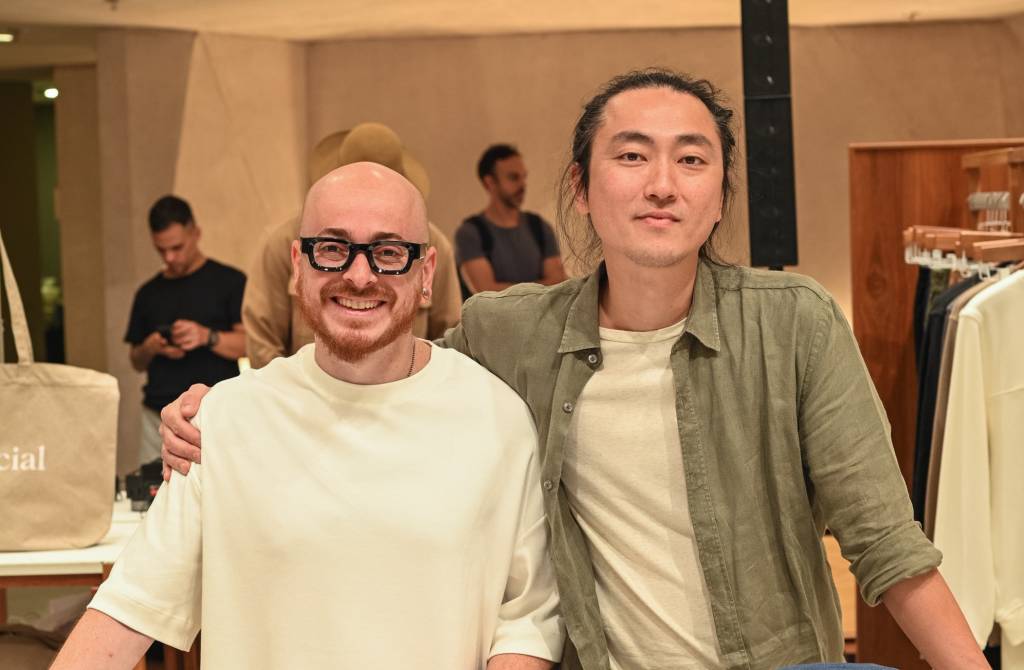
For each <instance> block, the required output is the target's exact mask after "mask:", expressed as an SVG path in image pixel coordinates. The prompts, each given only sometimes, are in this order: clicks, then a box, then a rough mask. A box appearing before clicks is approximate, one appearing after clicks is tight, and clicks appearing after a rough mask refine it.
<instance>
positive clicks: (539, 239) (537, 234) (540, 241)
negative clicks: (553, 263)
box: [526, 212, 544, 264]
mask: <svg viewBox="0 0 1024 670" xmlns="http://www.w3.org/2000/svg"><path fill="white" fill-rule="evenodd" d="M526 223H527V224H528V225H529V226H530V233H532V234H533V240H534V241H535V242H536V243H537V249H539V250H540V262H541V263H542V264H543V263H544V219H542V218H540V216H539V215H537V214H534V213H533V212H526Z"/></svg>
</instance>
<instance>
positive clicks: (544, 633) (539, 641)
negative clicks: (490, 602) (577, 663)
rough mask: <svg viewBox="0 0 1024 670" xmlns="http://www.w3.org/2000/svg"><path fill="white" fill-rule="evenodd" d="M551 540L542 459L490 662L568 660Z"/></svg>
mask: <svg viewBox="0 0 1024 670" xmlns="http://www.w3.org/2000/svg"><path fill="white" fill-rule="evenodd" d="M548 535H549V534H548V524H547V518H546V517H545V515H544V504H543V498H542V495H541V491H540V472H539V471H538V469H537V464H536V458H535V457H531V459H530V467H529V468H528V471H527V474H526V486H525V490H524V495H523V500H522V503H521V507H520V514H519V537H518V539H517V540H516V545H515V548H514V550H513V555H512V564H511V567H510V569H509V575H508V581H507V583H506V585H505V597H504V600H503V601H502V604H501V608H500V610H499V611H498V625H497V629H496V630H495V631H494V641H493V642H492V643H491V650H490V654H489V656H488V658H490V657H492V656H497V655H498V654H525V655H529V656H535V657H537V658H543V659H547V660H549V661H558V660H559V659H561V658H562V647H563V645H564V644H565V627H564V625H563V622H562V616H561V614H560V612H559V607H558V605H559V599H558V590H557V587H556V585H555V571H554V567H553V566H552V565H551V558H550V554H549V552H548V543H549V537H548Z"/></svg>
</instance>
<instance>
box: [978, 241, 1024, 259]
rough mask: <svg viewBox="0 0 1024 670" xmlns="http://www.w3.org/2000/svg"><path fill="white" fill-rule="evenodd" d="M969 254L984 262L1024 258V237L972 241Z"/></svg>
mask: <svg viewBox="0 0 1024 670" xmlns="http://www.w3.org/2000/svg"><path fill="white" fill-rule="evenodd" d="M967 256H968V257H970V258H972V259H974V260H976V261H981V262H983V263H1003V262H1006V261H1022V260H1024V238H1022V237H1021V236H1019V235H1018V237H1017V238H1015V239H1004V240H991V241H987V242H972V243H971V245H970V250H969V251H968V252H967Z"/></svg>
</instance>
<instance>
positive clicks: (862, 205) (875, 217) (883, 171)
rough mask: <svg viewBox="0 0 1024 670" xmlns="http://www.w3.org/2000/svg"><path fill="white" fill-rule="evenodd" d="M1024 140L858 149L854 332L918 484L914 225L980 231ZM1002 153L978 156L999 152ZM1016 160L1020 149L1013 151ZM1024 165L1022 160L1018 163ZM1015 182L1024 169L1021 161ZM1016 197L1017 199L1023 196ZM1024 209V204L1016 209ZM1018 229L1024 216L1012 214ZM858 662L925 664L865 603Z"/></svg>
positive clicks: (899, 454) (853, 184)
mask: <svg viewBox="0 0 1024 670" xmlns="http://www.w3.org/2000/svg"><path fill="white" fill-rule="evenodd" d="M1021 146H1024V138H1011V139H995V140H955V141H939V142H885V143H870V144H865V143H860V144H852V145H850V147H849V154H848V156H849V178H850V250H851V266H852V276H851V289H852V291H851V293H852V295H851V298H852V303H853V329H854V334H855V335H856V337H857V341H858V343H859V344H860V348H861V353H862V355H863V356H864V360H865V363H866V364H867V367H868V371H869V372H870V374H871V377H872V379H873V381H874V383H875V387H876V388H877V390H878V395H879V397H880V399H881V401H882V403H883V405H884V406H885V409H886V413H887V414H888V417H889V422H890V424H891V426H892V440H893V447H894V450H895V454H896V459H897V462H898V463H899V465H900V470H901V472H902V473H903V476H904V479H905V480H906V481H907V483H908V490H909V484H910V481H911V476H912V473H913V465H914V443H915V432H916V424H917V385H918V383H917V373H916V362H915V355H914V335H913V316H912V315H913V309H912V305H913V302H914V287H915V284H916V280H917V268H916V267H914V266H913V265H909V264H907V263H906V262H905V251H904V245H903V231H904V229H905V228H907V227H908V226H932V227H945V228H960V229H965V230H969V231H976V230H977V220H976V218H977V217H976V216H975V214H974V213H972V212H971V211H969V210H968V208H967V207H965V206H964V203H965V202H966V201H967V196H968V195H969V194H971V193H976V192H978V191H980V190H981V188H982V186H984V188H985V190H987V191H1011V193H1013V192H1016V194H1017V197H1020V193H1021V186H1022V185H1021V184H1019V183H1018V184H1017V185H1016V186H1013V185H1011V183H1010V181H1011V169H1010V162H1011V154H1010V153H1009V152H1008V151H1007V150H1009V149H1015V148H1018V147H1021ZM997 151H1001V152H1003V154H1005V156H1006V157H1005V160H1004V158H1002V157H996V158H989V157H983V158H978V157H972V158H970V159H968V160H967V161H966V162H967V165H964V162H965V161H964V159H965V157H966V156H968V155H969V154H979V153H994V152H997ZM1012 159H1013V161H1017V155H1016V154H1013V156H1012ZM1016 165H1017V163H1016V162H1014V166H1016ZM1013 169H1014V170H1015V172H1014V173H1013V174H1014V177H1013V178H1014V179H1016V178H1017V177H1018V176H1021V177H1024V175H1022V174H1020V171H1019V170H1018V168H1017V167H1014V168H1013ZM1014 200H1016V198H1014ZM1014 209H1016V210H1017V211H1018V212H1020V209H1019V208H1014ZM1011 227H1012V230H1013V231H1014V232H1024V221H1020V222H1015V221H1014V220H1013V219H1011ZM856 645H857V660H858V662H861V663H878V664H881V665H889V666H893V667H899V668H903V669H905V670H917V669H920V670H925V669H926V668H927V667H928V666H927V665H926V664H925V663H924V662H923V661H922V660H921V658H920V655H919V654H918V653H917V650H916V649H915V648H914V646H913V645H912V644H911V643H910V641H909V640H908V639H907V638H906V636H905V635H903V632H902V631H901V630H900V629H899V627H898V626H897V625H896V623H895V622H894V621H893V620H892V617H891V616H889V613H888V612H887V611H886V609H885V608H884V607H875V608H872V607H868V606H867V605H866V604H864V603H863V601H859V602H858V607H857V640H856Z"/></svg>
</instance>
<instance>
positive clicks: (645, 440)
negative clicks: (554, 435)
mask: <svg viewBox="0 0 1024 670" xmlns="http://www.w3.org/2000/svg"><path fill="white" fill-rule="evenodd" d="M685 324H686V321H685V319H684V320H683V321H681V322H679V323H677V324H675V325H673V326H669V327H668V328H663V329H661V330H655V331H650V332H627V331H619V330H611V329H607V328H601V329H600V335H601V354H602V357H603V361H602V365H601V368H600V369H599V370H598V371H597V372H596V373H595V374H594V376H593V377H591V379H590V381H589V382H587V385H586V386H585V387H584V388H583V392H582V394H581V395H580V398H579V401H578V402H577V403H576V409H575V411H574V412H573V418H572V423H571V425H570V433H569V439H568V441H567V443H566V456H565V464H564V466H563V482H564V484H565V487H566V492H567V494H568V498H569V505H570V507H571V509H572V511H573V514H574V515H575V517H576V520H577V522H579V524H580V527H581V528H582V530H583V534H584V536H585V537H586V539H587V543H588V545H589V549H590V556H591V559H592V560H593V563H594V574H595V577H596V580H597V600H598V604H599V606H600V608H601V617H602V618H603V620H604V622H605V633H606V635H607V637H608V651H609V654H610V656H611V667H612V670H669V669H671V670H683V669H689V668H719V667H722V664H721V662H720V660H719V654H718V640H717V637H716V635H715V628H714V621H713V620H712V615H711V604H710V602H711V601H710V598H709V596H708V591H707V588H706V586H705V583H704V578H703V575H702V573H701V569H700V562H699V559H698V556H697V546H696V544H695V542H694V532H693V526H692V525H691V523H690V511H689V506H688V505H687V498H686V480H685V479H684V475H683V456H682V448H681V446H680V443H679V428H678V426H677V423H676V391H675V384H674V380H673V377H672V369H671V368H670V367H669V355H670V353H671V351H672V347H673V345H674V344H675V343H676V342H677V341H678V340H679V338H680V336H681V335H682V332H683V328H684V327H685Z"/></svg>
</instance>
